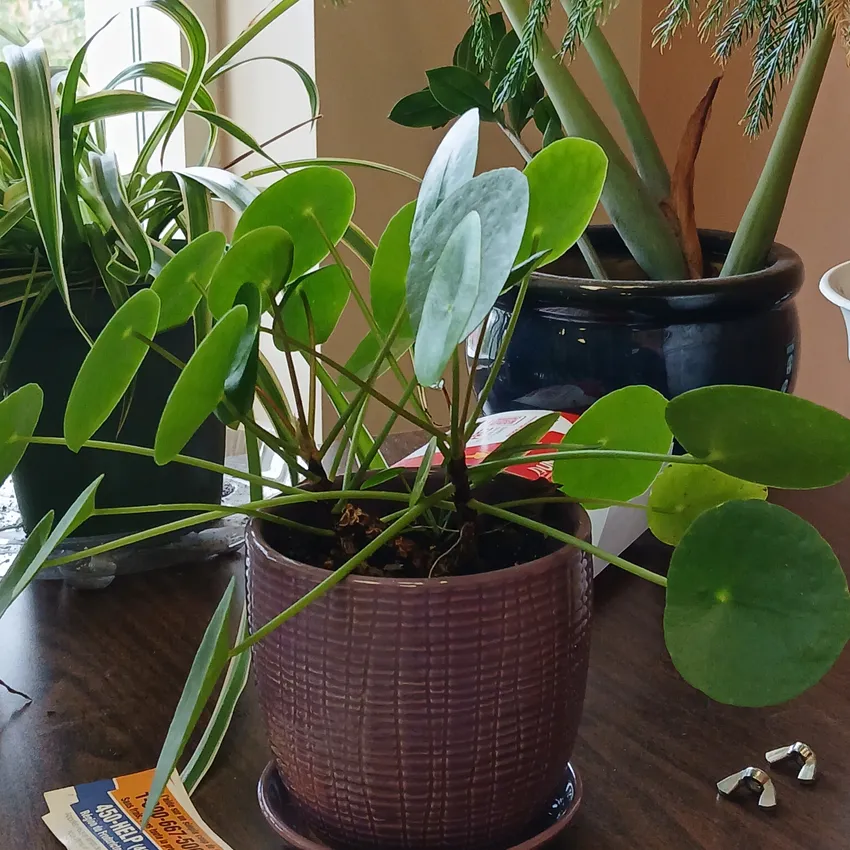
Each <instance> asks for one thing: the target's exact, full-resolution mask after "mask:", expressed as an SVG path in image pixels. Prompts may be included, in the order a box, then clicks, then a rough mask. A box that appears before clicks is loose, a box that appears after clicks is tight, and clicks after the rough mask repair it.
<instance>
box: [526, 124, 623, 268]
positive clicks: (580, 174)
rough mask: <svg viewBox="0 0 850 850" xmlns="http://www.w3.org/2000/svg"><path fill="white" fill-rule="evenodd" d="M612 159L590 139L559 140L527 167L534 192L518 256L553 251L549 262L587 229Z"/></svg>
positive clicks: (541, 152) (531, 196)
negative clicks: (538, 251) (609, 159)
mask: <svg viewBox="0 0 850 850" xmlns="http://www.w3.org/2000/svg"><path fill="white" fill-rule="evenodd" d="M607 172H608V158H607V157H606V156H605V154H604V152H603V151H602V148H600V147H599V145H597V144H596V143H595V142H589V141H587V140H586V139H561V140H560V141H558V142H553V143H552V144H551V145H549V146H548V147H546V148H544V149H543V150H542V151H540V153H539V154H537V156H535V157H534V159H533V160H531V162H530V163H528V165H527V166H526V168H525V172H524V174H525V176H526V177H527V178H528V188H529V192H530V197H529V206H528V221H527V223H526V227H525V234H524V236H523V238H522V247H521V248H520V253H519V255H520V257H526V256H528V255H529V254H531V253H532V251H537V250H546V249H548V250H549V255H548V258H547V262H551V261H552V260H556V259H558V257H560V256H561V255H562V254H564V253H566V252H567V251H568V250H569V249H570V248H572V246H573V245H575V243H576V240H577V239H578V238H579V236H581V234H582V233H584V230H585V228H586V227H587V225H588V224H589V223H590V219H591V217H592V216H593V213H594V212H595V210H596V207H597V205H598V204H599V196H600V195H601V194H602V187H603V186H604V185H605V175H606V174H607Z"/></svg>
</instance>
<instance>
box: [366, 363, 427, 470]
mask: <svg viewBox="0 0 850 850" xmlns="http://www.w3.org/2000/svg"><path fill="white" fill-rule="evenodd" d="M418 386H419V382H418V381H417V380H416V378H412V379H411V380H410V383H408V385H407V389H405V391H404V393H403V394H402V396H401V398H400V399H399V404H400V405H401V406H402V407H404V405H405V404H407V400H408V399H409V398H410V396H411V395H412V394H413V392H414V391H415V390H416V388H417V387H418ZM397 420H398V414H397V413H396V412H395V411H394V410H392V411H390V415H389V416H388V417H387V421H386V422H384V426H383V428H381V431H380V433H379V434H378V435H377V436H376V437H375V439H374V440H373V441H372V447H371V448H370V449H369V451H368V452H367V453H366V457H365V458H363V461H362V462H361V464H360V471H359V472H358V474H357V478H355V479H354V484H355V487H360V486H361V484H362V483H363V481H364V480H365V478H366V473H367V472H368V471H369V467H370V464H371V462H372V459H373V458H374V457H375V455H376V454H377V453H378V452H379V451H380V450H381V446H382V445H383V444H384V441H385V440H386V439H387V436H388V435H389V433H390V430H391V429H392V427H393V425H395V423H396V421H397Z"/></svg>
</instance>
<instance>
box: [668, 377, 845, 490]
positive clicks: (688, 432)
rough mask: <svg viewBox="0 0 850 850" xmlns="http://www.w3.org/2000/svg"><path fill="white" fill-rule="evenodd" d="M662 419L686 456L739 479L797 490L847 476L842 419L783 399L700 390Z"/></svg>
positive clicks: (726, 389)
mask: <svg viewBox="0 0 850 850" xmlns="http://www.w3.org/2000/svg"><path fill="white" fill-rule="evenodd" d="M667 421H668V423H669V424H670V428H671V429H672V431H673V433H674V434H675V436H676V439H677V440H678V441H679V442H680V443H681V444H682V445H683V446H684V447H685V449H687V451H689V452H690V453H691V454H692V455H694V456H695V457H698V458H702V459H704V460H705V462H706V464H708V465H709V466H713V467H714V468H715V469H719V470H721V471H722V472H726V473H728V474H729V475H734V476H736V477H737V478H744V479H746V480H747V481H756V482H758V483H759V484H765V485H767V486H768V487H786V488H790V489H795V490H804V489H810V488H815V487H827V486H829V485H830V484H836V483H837V482H839V481H841V480H842V479H844V478H845V477H846V476H847V475H848V474H850V419H845V417H843V416H842V415H841V414H840V413H836V412H835V411H834V410H828V409H827V408H825V407H821V406H820V405H817V404H814V403H813V402H810V401H806V400H805V399H802V398H797V397H796V396H792V395H788V394H786V393H779V392H775V391H773V390H765V389H760V388H758V387H738V386H716V387H703V388H702V389H698V390H691V391H690V392H687V393H684V394H683V395H680V396H678V397H677V398H675V399H673V401H671V402H670V404H669V405H668V407H667Z"/></svg>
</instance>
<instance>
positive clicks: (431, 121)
mask: <svg viewBox="0 0 850 850" xmlns="http://www.w3.org/2000/svg"><path fill="white" fill-rule="evenodd" d="M452 118H454V115H452V113H451V112H449V110H448V109H444V108H443V107H442V106H440V104H439V103H437V99H436V98H435V97H434V95H433V94H431V90H430V89H423V90H422V91H417V92H413V94H409V95H407V97H403V98H402V99H401V100H400V101H399V102H398V103H397V104H396V105H395V106H394V107H393V108H392V112H390V114H389V119H390V121H393V122H395V123H396V124H400V125H401V126H402V127H431V128H432V129H436V128H437V127H442V126H443V125H445V124H448V123H449V121H451V120H452Z"/></svg>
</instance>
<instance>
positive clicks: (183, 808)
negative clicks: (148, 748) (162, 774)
mask: <svg viewBox="0 0 850 850" xmlns="http://www.w3.org/2000/svg"><path fill="white" fill-rule="evenodd" d="M153 775H154V771H153V770H146V771H143V772H142V773H134V774H131V775H129V776H119V777H117V778H116V779H105V780H103V781H102V782H92V783H89V784H87V785H72V786H71V787H69V788H61V789H59V790H58V791H48V792H47V793H46V794H45V795H44V799H45V802H46V803H47V808H48V809H49V812H48V813H47V814H46V815H44V817H43V818H42V820H43V821H44V822H45V824H47V826H48V828H49V829H50V831H51V832H52V833H53V834H54V835H55V836H56V838H58V839H59V841H61V842H62V844H64V845H65V847H66V848H67V850H103V848H107V850H232V848H231V847H230V846H229V845H228V844H226V843H225V842H224V841H222V840H221V839H220V838H219V837H218V836H217V835H216V834H215V833H214V832H213V831H212V830H211V829H210V828H209V827H208V826H207V825H206V824H205V823H204V821H203V820H202V819H201V816H200V815H199V814H198V812H197V810H196V809H195V807H194V805H193V804H192V802H191V801H190V799H189V795H188V794H187V793H186V789H185V788H184V787H183V783H182V782H181V781H180V777H179V776H178V774H177V773H176V772H175V773H174V775H173V776H172V777H171V779H170V780H169V782H168V785H167V787H166V789H165V792H164V793H163V795H162V797H161V799H160V802H159V805H158V806H157V807H156V808H155V809H154V811H153V816H152V817H151V819H150V822H149V823H148V826H147V829H145V830H144V832H143V831H142V829H141V826H140V824H141V821H142V812H143V811H144V808H145V802H146V801H147V798H148V791H149V789H150V786H151V781H152V780H153Z"/></svg>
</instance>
